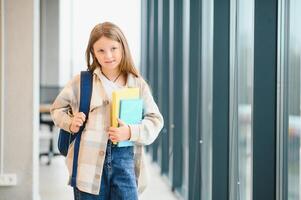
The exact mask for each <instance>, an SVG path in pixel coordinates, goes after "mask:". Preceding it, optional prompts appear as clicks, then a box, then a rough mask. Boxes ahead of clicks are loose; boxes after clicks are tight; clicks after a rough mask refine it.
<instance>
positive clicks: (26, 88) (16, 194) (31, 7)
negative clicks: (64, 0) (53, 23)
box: [0, 0, 39, 200]
mask: <svg viewBox="0 0 301 200" xmlns="http://www.w3.org/2000/svg"><path fill="white" fill-rule="evenodd" d="M2 2H3V4H2V6H4V9H3V10H1V18H2V19H1V20H3V21H2V22H4V24H3V26H2V27H1V34H4V38H2V39H3V40H2V43H3V42H4V45H2V46H1V52H2V56H3V57H2V59H3V60H2V62H1V67H0V68H1V74H2V77H3V78H4V80H1V90H2V91H1V94H2V95H3V96H2V97H1V101H3V105H2V107H1V116H2V117H3V118H2V122H3V123H1V134H2V135H3V137H2V138H3V141H2V142H1V145H2V146H1V155H3V157H2V158H1V161H3V163H2V162H1V171H2V170H3V173H4V174H7V173H13V174H16V176H17V185H15V186H0V199H1V200H11V199H16V200H19V199H20V200H21V199H26V200H32V199H34V200H35V199H38V187H39V183H38V171H39V169H38V168H39V162H38V161H39V158H38V138H39V137H38V122H39V121H38V120H39V118H38V117H39V113H38V99H39V88H38V86H39V84H38V82H39V81H38V76H39V74H38V69H39V68H38V58H39V56H38V55H39V54H38V48H39V34H38V33H39V30H38V27H39V3H38V2H39V1H38V0H23V1H18V0H2ZM3 11H4V12H3Z"/></svg>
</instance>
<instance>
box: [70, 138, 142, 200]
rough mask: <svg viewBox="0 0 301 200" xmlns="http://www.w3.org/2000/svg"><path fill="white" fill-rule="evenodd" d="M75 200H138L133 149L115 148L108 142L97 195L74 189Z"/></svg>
mask: <svg viewBox="0 0 301 200" xmlns="http://www.w3.org/2000/svg"><path fill="white" fill-rule="evenodd" d="M74 199H75V200H138V190H137V183H136V177H135V170H134V148H133V147H116V146H115V145H113V144H112V142H111V141H110V140H109V141H108V145H107V151H106V157H105V162H104V166H103V172H102V177H101V187H100V193H99V194H98V195H93V194H89V193H86V192H82V191H80V190H78V189H77V188H74Z"/></svg>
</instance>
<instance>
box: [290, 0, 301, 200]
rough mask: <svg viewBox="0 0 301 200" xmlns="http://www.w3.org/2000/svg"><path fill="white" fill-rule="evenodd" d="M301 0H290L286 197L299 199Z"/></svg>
mask: <svg viewBox="0 0 301 200" xmlns="http://www.w3.org/2000/svg"><path fill="white" fill-rule="evenodd" d="M300 9H301V1H300V0H291V1H290V6H289V10H290V12H289V31H288V38H289V41H288V75H289V78H288V84H289V86H288V89H289V91H288V94H289V97H288V112H289V119H288V120H289V130H288V199H289V200H301V195H300V190H301V186H300V185H301V184H300V182H301V180H300V178H301V176H300V170H301V159H300V158H301V153H300V152H301V148H300V138H301V137H300V135H301V116H300V113H301V101H300V97H301V92H300V90H301V89H300V88H301V82H300V78H301V77H300V76H301V70H300V61H301V28H300V20H301V13H300Z"/></svg>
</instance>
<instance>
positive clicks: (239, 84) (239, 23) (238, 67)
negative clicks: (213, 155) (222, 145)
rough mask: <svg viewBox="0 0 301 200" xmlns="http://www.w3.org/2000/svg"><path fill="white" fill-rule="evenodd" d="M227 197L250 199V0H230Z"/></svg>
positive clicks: (238, 199) (251, 49) (251, 19)
mask: <svg viewBox="0 0 301 200" xmlns="http://www.w3.org/2000/svg"><path fill="white" fill-rule="evenodd" d="M230 27H231V30H230V31H231V34H230V35H231V36H230V113H229V114H230V122H229V123H230V171H229V173H230V192H229V196H230V199H235V200H251V199H252V125H253V124H252V111H253V77H254V76H253V69H254V0H232V1H231V24H230Z"/></svg>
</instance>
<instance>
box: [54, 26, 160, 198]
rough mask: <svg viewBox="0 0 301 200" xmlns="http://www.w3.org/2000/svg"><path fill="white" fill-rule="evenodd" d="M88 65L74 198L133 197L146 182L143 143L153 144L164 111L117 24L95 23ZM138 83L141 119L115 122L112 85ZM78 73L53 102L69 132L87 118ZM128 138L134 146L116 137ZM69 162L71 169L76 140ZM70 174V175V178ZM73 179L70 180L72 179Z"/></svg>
mask: <svg viewBox="0 0 301 200" xmlns="http://www.w3.org/2000/svg"><path fill="white" fill-rule="evenodd" d="M86 60H87V66H88V70H89V71H90V72H92V73H93V88H92V97H91V103H90V112H89V119H88V120H87V122H86V126H85V129H84V131H83V132H82V136H81V141H80V149H79V157H78V168H77V169H78V170H77V178H76V187H74V199H75V200H87V199H89V200H94V199H95V200H96V199H97V200H99V199H101V200H107V199H112V200H115V199H116V200H117V199H118V200H120V199H126V200H135V199H138V191H139V192H142V191H143V190H144V188H145V186H146V174H145V170H146V169H145V163H144V153H143V145H147V144H151V143H152V142H153V141H154V140H155V139H156V138H157V136H158V134H159V132H160V130H161V129H162V127H163V118H162V115H161V113H160V111H159V109H158V107H157V105H156V103H155V101H154V99H153V97H152V94H151V91H150V89H149V86H148V85H147V83H146V82H145V81H144V80H143V78H142V77H141V76H140V75H139V73H138V71H137V70H136V68H135V67H134V64H133V61H132V57H131V54H130V50H129V46H128V43H127V41H126V38H125V36H124V34H123V33H122V31H121V30H120V28H119V27H117V26H116V25H114V24H112V23H110V22H105V23H101V24H98V25H96V26H95V27H94V28H93V30H92V32H91V34H90V39H89V43H88V46H87V50H86ZM125 87H138V88H139V90H140V97H141V99H142V100H143V104H144V108H143V109H144V116H143V120H142V121H141V123H140V124H134V125H127V124H125V123H124V122H122V121H121V120H119V119H118V122H119V127H118V128H114V127H111V121H110V113H111V98H112V91H114V90H119V89H121V88H125ZM79 88H80V76H79V75H77V76H75V77H74V78H73V79H72V80H71V81H69V83H68V84H67V85H66V86H65V88H64V89H63V90H62V91H61V93H60V94H59V95H58V97H57V98H56V100H55V101H54V103H53V105H52V108H51V115H52V118H53V121H54V123H55V124H56V125H57V126H58V127H59V128H62V129H64V130H66V131H68V132H70V134H72V133H76V132H78V130H79V128H80V127H81V126H82V125H83V123H84V122H85V120H86V116H85V114H84V113H82V112H78V111H79V99H80V95H79V93H80V89H79ZM126 140H130V141H133V142H134V143H135V145H134V146H130V147H117V146H116V145H114V144H115V143H116V142H120V141H126ZM66 164H67V167H68V171H69V175H70V176H71V174H72V164H73V143H72V144H71V145H70V147H69V150H68V155H67V157H66ZM69 180H70V179H69ZM69 184H70V181H69Z"/></svg>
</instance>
